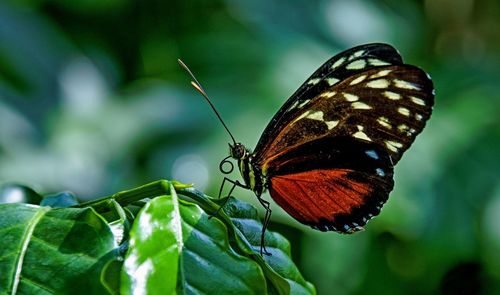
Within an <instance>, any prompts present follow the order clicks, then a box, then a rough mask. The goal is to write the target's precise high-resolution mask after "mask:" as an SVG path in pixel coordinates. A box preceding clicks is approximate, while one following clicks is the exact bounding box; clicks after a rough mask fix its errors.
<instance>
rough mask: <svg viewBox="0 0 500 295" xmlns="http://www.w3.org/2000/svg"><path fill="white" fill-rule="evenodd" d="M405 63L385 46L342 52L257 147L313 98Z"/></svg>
mask: <svg viewBox="0 0 500 295" xmlns="http://www.w3.org/2000/svg"><path fill="white" fill-rule="evenodd" d="M401 64H403V60H402V58H401V56H400V55H399V53H398V52H397V50H396V49H395V48H394V47H392V46H390V45H388V44H382V43H372V44H365V45H360V46H356V47H353V48H351V49H348V50H346V51H343V52H341V53H339V54H337V55H335V56H334V57H332V58H331V59H329V60H328V61H327V62H325V63H324V64H323V65H322V66H321V67H320V68H319V69H317V70H316V71H315V72H314V73H313V74H312V75H311V76H310V77H309V78H308V79H307V80H306V82H304V83H303V84H302V85H301V86H300V87H299V89H297V91H295V93H294V94H293V95H292V96H291V97H290V98H289V99H288V100H287V101H286V102H285V103H284V104H283V106H282V107H281V108H280V109H279V111H278V112H277V113H276V114H275V115H274V117H273V118H272V119H271V121H270V123H269V124H268V126H267V127H266V129H265V132H264V133H263V135H262V137H261V138H260V140H259V143H258V144H257V146H258V147H259V148H258V149H260V150H263V149H265V148H266V144H268V143H270V142H271V139H272V138H274V136H275V135H276V134H275V133H276V132H278V131H279V129H280V126H285V125H286V124H288V123H289V122H290V120H291V119H292V118H294V117H295V115H294V114H296V113H298V112H300V110H301V109H304V107H305V105H306V104H308V103H309V102H310V101H311V98H313V97H317V96H318V95H319V94H321V93H324V92H325V91H327V90H328V89H330V88H331V87H332V86H334V85H336V84H337V83H339V82H340V81H343V80H344V79H346V78H348V77H350V76H353V75H355V74H356V73H359V72H363V71H365V70H366V69H367V68H376V67H383V66H388V65H401Z"/></svg>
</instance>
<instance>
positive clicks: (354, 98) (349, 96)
mask: <svg viewBox="0 0 500 295" xmlns="http://www.w3.org/2000/svg"><path fill="white" fill-rule="evenodd" d="M342 95H344V98H345V100H347V101H350V102H353V101H357V100H358V99H359V97H358V96H357V95H354V94H350V93H342Z"/></svg>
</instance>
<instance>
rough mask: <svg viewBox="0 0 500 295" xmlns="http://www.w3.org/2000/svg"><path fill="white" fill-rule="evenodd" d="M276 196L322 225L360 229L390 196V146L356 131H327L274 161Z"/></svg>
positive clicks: (321, 227)
mask: <svg viewBox="0 0 500 295" xmlns="http://www.w3.org/2000/svg"><path fill="white" fill-rule="evenodd" d="M267 169H268V170H267V173H268V174H269V175H271V177H270V180H269V184H268V187H269V191H270V193H271V196H272V197H273V199H274V200H275V201H276V202H277V203H278V204H279V205H280V206H281V207H282V208H283V209H285V211H287V212H288V213H289V214H290V215H292V216H293V217H294V218H295V219H297V220H298V221H300V222H302V223H304V224H307V225H310V226H312V227H314V228H316V229H319V230H336V231H339V232H352V231H356V230H359V229H360V228H361V227H362V226H364V225H365V224H366V222H367V221H368V220H369V219H370V218H371V217H373V216H376V215H377V214H378V213H379V212H380V208H381V207H382V205H383V204H384V203H385V201H386V200H387V197H388V194H389V192H390V191H391V190H392V187H393V178H392V176H393V168H392V164H391V160H390V157H389V155H388V154H387V152H386V151H385V150H383V149H380V148H379V146H378V145H376V144H374V143H364V142H361V141H359V140H356V139H355V138H353V137H351V136H339V137H335V138H334V137H323V138H318V139H316V140H313V141H310V142H308V143H305V144H303V145H299V146H296V147H294V148H291V149H290V150H288V152H287V153H282V154H280V155H279V156H277V157H275V158H274V159H272V160H271V161H270V162H269V163H268V168H267Z"/></svg>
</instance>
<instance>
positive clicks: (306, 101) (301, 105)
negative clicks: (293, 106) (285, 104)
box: [297, 99, 311, 109]
mask: <svg viewBox="0 0 500 295" xmlns="http://www.w3.org/2000/svg"><path fill="white" fill-rule="evenodd" d="M310 101H311V100H310V99H306V100H304V101H303V102H302V103H301V104H299V105H298V106H297V107H298V108H299V109H300V108H302V107H304V106H305V105H306V104H307V103H308V102H310Z"/></svg>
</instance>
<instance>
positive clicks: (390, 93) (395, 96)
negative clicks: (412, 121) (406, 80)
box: [384, 91, 401, 100]
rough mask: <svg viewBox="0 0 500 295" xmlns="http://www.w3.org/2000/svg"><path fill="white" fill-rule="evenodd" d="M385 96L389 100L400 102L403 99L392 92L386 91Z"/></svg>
mask: <svg viewBox="0 0 500 295" xmlns="http://www.w3.org/2000/svg"><path fill="white" fill-rule="evenodd" d="M384 96H385V97H387V98H388V99H392V100H398V99H401V95H400V94H398V93H395V92H392V91H385V92H384Z"/></svg>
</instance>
